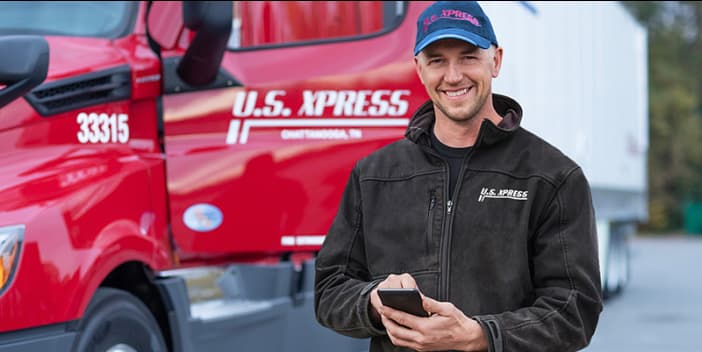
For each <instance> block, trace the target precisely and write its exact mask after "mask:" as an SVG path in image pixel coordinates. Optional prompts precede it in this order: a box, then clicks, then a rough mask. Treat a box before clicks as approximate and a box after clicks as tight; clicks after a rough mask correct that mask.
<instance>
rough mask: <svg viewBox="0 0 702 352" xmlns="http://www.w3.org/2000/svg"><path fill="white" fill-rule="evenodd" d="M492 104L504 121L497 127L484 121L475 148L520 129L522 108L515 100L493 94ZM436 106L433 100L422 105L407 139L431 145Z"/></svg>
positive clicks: (489, 143) (408, 128) (407, 132)
mask: <svg viewBox="0 0 702 352" xmlns="http://www.w3.org/2000/svg"><path fill="white" fill-rule="evenodd" d="M492 102H493V105H494V106H495V110H497V113H498V114H500V116H502V121H501V122H500V123H499V124H498V125H495V124H494V123H492V122H491V121H490V120H488V119H484V120H483V122H482V124H481V125H480V132H479V134H478V140H477V141H476V142H475V145H474V147H480V146H487V145H491V144H495V143H497V142H499V141H501V140H502V139H504V138H506V137H508V136H509V135H511V134H512V133H513V132H514V131H516V130H517V129H519V125H520V123H521V121H522V107H521V106H519V103H517V102H516V101H515V100H514V99H512V98H510V97H507V96H505V95H501V94H494V93H493V94H492ZM435 119H436V117H435V116H434V104H433V103H432V101H431V100H429V101H427V102H425V103H424V104H422V106H420V107H419V109H417V111H416V112H415V113H414V115H412V118H411V119H410V122H409V126H407V130H406V131H405V137H406V138H407V139H409V140H410V141H412V142H414V143H417V144H424V145H429V132H430V129H431V128H432V126H434V120H435Z"/></svg>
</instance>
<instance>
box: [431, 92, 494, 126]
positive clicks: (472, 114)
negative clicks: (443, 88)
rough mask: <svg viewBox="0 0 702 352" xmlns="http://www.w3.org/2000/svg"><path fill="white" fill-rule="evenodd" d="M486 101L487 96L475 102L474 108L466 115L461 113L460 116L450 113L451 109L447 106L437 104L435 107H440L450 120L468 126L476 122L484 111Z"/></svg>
mask: <svg viewBox="0 0 702 352" xmlns="http://www.w3.org/2000/svg"><path fill="white" fill-rule="evenodd" d="M486 101H487V96H484V97H479V98H478V99H477V101H475V104H473V106H472V107H470V108H469V109H468V111H467V112H466V113H461V114H460V115H459V114H451V113H449V109H447V108H446V106H444V105H443V104H441V103H439V104H435V106H436V107H438V108H439V110H440V111H441V112H442V113H443V115H444V116H446V117H447V118H448V119H449V120H451V121H453V122H456V123H459V124H467V123H469V122H471V121H473V120H475V118H476V116H477V115H478V113H479V112H480V110H481V109H482V107H483V105H485V102H486Z"/></svg>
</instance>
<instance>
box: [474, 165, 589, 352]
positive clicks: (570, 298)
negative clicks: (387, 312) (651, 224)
mask: <svg viewBox="0 0 702 352" xmlns="http://www.w3.org/2000/svg"><path fill="white" fill-rule="evenodd" d="M530 248H531V251H532V256H531V263H530V265H531V266H532V282H533V287H534V299H533V301H532V302H531V305H530V306H528V307H524V308H521V309H518V310H515V311H510V312H504V313H501V314H494V315H483V316H476V317H474V319H476V320H477V321H478V322H479V323H480V324H481V326H482V327H483V331H485V333H486V336H488V341H489V345H490V351H491V352H492V351H495V352H501V351H539V352H547V351H554V352H555V351H557V352H567V351H577V350H579V349H581V348H583V347H585V346H587V345H588V344H589V342H590V339H591V338H592V335H593V334H594V332H595V327H596V325H597V322H598V319H599V315H600V312H601V311H602V298H601V283H600V271H599V262H598V260H599V259H598V248H597V233H596V227H595V217H594V211H593V207H592V197H591V194H590V187H589V185H588V182H587V180H586V178H585V176H584V175H583V173H582V170H581V169H580V168H575V169H574V170H572V171H571V172H570V173H569V174H568V175H567V176H566V177H565V180H564V181H563V182H562V183H561V184H560V186H559V187H558V188H557V189H556V192H555V195H554V196H553V199H552V200H551V201H550V202H549V203H548V205H547V206H546V208H545V209H544V210H543V211H542V215H541V216H540V221H539V223H538V225H537V228H536V232H535V233H533V234H532V238H531V243H530Z"/></svg>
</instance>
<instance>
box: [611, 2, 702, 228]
mask: <svg viewBox="0 0 702 352" xmlns="http://www.w3.org/2000/svg"><path fill="white" fill-rule="evenodd" d="M621 4H622V5H623V6H624V7H625V8H627V9H628V10H629V12H630V13H631V14H632V15H633V16H634V17H635V18H637V19H638V20H639V22H640V23H641V24H642V25H643V26H645V27H646V28H647V30H648V50H649V58H648V59H649V114H650V116H649V118H650V126H649V127H650V128H649V134H650V136H649V140H650V146H649V151H648V152H649V154H648V161H649V164H648V168H649V212H650V213H649V215H650V216H649V223H648V224H646V226H645V229H646V230H648V231H666V230H677V229H681V228H682V225H683V221H684V215H685V214H684V206H685V204H687V203H688V202H702V3H701V2H694V1H675V2H659V1H626V2H621Z"/></svg>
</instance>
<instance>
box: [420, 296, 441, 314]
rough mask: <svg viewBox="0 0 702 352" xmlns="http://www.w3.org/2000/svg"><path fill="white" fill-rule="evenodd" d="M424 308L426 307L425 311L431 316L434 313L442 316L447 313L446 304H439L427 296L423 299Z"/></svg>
mask: <svg viewBox="0 0 702 352" xmlns="http://www.w3.org/2000/svg"><path fill="white" fill-rule="evenodd" d="M422 306H423V307H424V310H426V311H427V312H428V313H429V314H432V313H437V314H440V315H444V314H441V313H442V312H444V311H445V307H444V303H442V302H439V301H437V300H435V299H433V298H429V297H427V296H423V297H422Z"/></svg>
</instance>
